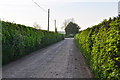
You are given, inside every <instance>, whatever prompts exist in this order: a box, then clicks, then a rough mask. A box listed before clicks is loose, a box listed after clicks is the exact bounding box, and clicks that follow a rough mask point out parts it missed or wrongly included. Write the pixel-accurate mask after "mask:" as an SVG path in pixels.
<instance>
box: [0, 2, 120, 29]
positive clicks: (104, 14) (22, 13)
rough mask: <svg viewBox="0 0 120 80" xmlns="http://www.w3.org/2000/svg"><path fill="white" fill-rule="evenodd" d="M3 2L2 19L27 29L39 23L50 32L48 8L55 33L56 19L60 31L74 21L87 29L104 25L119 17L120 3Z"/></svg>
mask: <svg viewBox="0 0 120 80" xmlns="http://www.w3.org/2000/svg"><path fill="white" fill-rule="evenodd" d="M34 1H35V2H37V3H38V4H39V5H40V6H41V7H42V8H44V10H43V9H41V8H40V7H38V6H37V5H36V4H34V2H33V1H32V0H0V10H1V11H0V19H1V20H4V21H10V22H13V21H14V22H15V23H18V24H23V25H26V26H31V27H32V26H33V24H34V23H37V24H39V25H40V26H41V28H42V29H44V30H47V9H50V30H51V31H54V20H55V19H56V21H57V28H58V30H59V31H61V27H62V25H63V22H64V20H65V19H69V18H74V19H75V22H76V23H77V24H78V25H79V26H80V27H81V29H82V30H83V29H86V28H87V27H91V26H93V25H96V24H98V23H100V22H101V21H102V20H103V19H108V18H109V17H115V16H117V15H118V1H119V0H34Z"/></svg>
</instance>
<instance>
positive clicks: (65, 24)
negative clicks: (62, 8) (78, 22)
mask: <svg viewBox="0 0 120 80" xmlns="http://www.w3.org/2000/svg"><path fill="white" fill-rule="evenodd" d="M70 22H74V18H69V19H65V20H64V22H63V26H62V27H61V29H65V28H66V27H67V25H68V24H69V23H70Z"/></svg>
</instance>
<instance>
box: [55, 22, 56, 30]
mask: <svg viewBox="0 0 120 80" xmlns="http://www.w3.org/2000/svg"><path fill="white" fill-rule="evenodd" d="M55 29H56V20H55Z"/></svg>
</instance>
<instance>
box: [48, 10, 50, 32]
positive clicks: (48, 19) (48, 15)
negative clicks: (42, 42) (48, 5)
mask: <svg viewBox="0 0 120 80" xmlns="http://www.w3.org/2000/svg"><path fill="white" fill-rule="evenodd" d="M49 18H50V9H48V31H49Z"/></svg>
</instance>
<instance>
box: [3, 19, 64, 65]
mask: <svg viewBox="0 0 120 80" xmlns="http://www.w3.org/2000/svg"><path fill="white" fill-rule="evenodd" d="M63 39H64V35H62V34H58V33H54V32H49V31H45V30H40V29H35V28H32V27H27V26H24V25H20V24H15V23H10V22H4V21H2V62H3V64H6V63H8V62H10V61H12V60H15V59H17V58H19V57H21V56H24V55H27V54H29V53H30V52H32V51H35V50H37V49H40V48H43V47H45V46H47V45H50V44H53V43H55V42H58V41H60V40H63Z"/></svg>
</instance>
